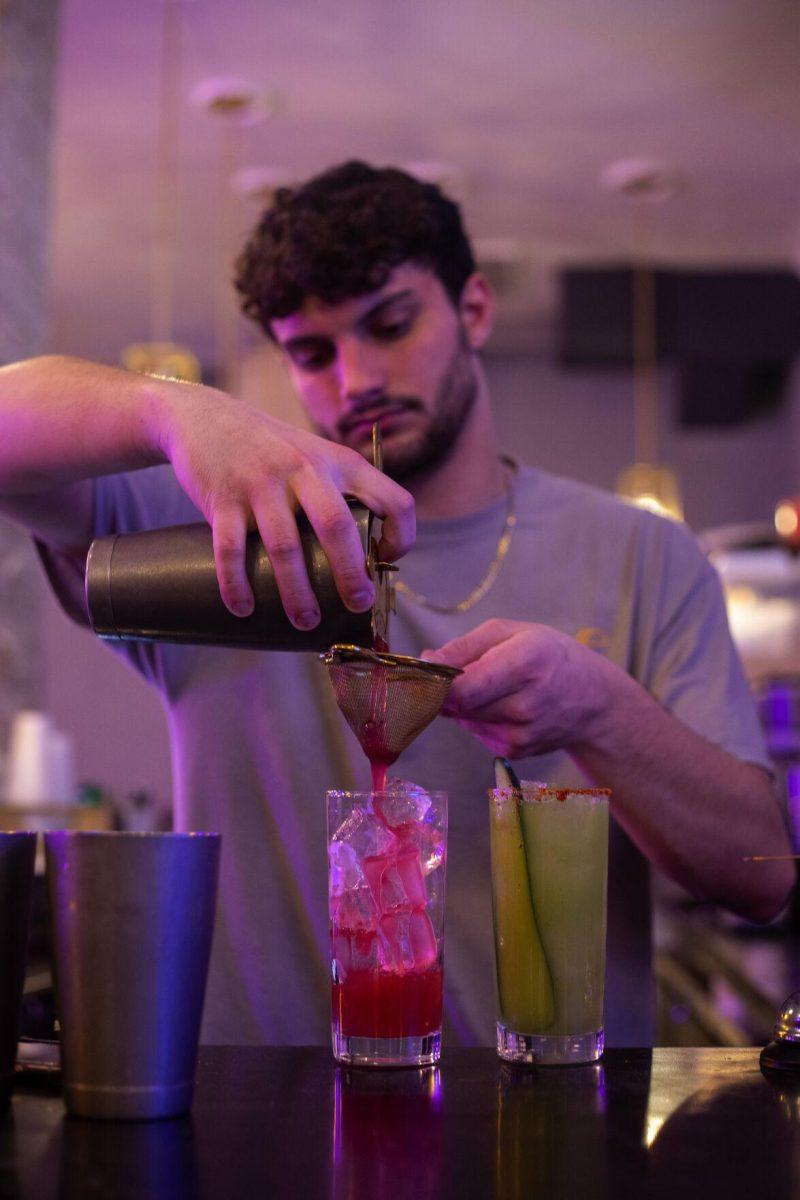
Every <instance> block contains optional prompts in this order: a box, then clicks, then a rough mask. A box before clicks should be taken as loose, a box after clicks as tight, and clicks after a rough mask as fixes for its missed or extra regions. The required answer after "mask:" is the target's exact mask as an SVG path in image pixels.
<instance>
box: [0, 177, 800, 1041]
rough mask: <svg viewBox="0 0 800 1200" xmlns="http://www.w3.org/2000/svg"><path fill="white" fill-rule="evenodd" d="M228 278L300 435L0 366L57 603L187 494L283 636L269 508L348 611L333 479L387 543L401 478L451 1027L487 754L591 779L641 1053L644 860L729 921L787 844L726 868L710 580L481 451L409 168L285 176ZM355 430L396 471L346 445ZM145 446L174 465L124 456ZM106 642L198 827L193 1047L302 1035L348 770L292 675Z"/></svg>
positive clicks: (429, 229) (593, 505)
mask: <svg viewBox="0 0 800 1200" xmlns="http://www.w3.org/2000/svg"><path fill="white" fill-rule="evenodd" d="M237 286H238V288H239V291H240V292H241V294H242V297H243V304H244V308H245V311H247V312H248V313H249V314H250V315H251V316H253V317H255V319H257V320H258V321H259V322H260V323H261V325H262V326H263V328H264V329H265V331H266V333H267V334H268V335H269V336H270V337H272V338H273V339H274V340H275V342H276V343H277V345H278V346H279V347H280V348H281V350H282V352H283V354H284V355H285V357H286V360H287V363H288V365H289V369H290V372H291V375H292V378H293V381H294V384H295V386H296V388H297V390H298V393H299V395H300V397H301V399H302V401H303V404H304V406H305V408H306V410H307V412H308V414H309V416H310V418H311V420H312V422H313V424H314V426H315V427H316V429H317V431H318V432H319V433H320V434H321V435H322V438H321V439H315V438H314V437H313V436H312V435H309V434H305V433H301V432H300V431H297V430H293V429H290V428H289V427H287V426H285V425H281V424H280V423H279V422H275V421H272V420H271V419H270V418H268V417H266V416H264V415H263V414H262V413H260V412H256V411H254V410H250V409H249V408H247V406H244V405H242V404H239V403H237V402H236V401H234V400H232V399H230V398H229V397H226V396H224V395H222V394H221V393H218V392H215V391H214V390H212V389H207V388H197V389H190V388H182V387H180V386H178V385H174V384H166V383H163V382H160V381H153V380H145V379H138V378H135V377H131V376H129V375H126V374H125V373H124V372H120V371H116V370H111V369H109V368H102V367H98V366H94V365H91V364H85V363H77V362H74V361H73V360H64V359H60V358H59V359H55V360H53V359H45V360H38V361H35V362H33V363H28V364H21V365H18V366H17V367H13V368H9V369H7V370H6V371H4V372H2V373H0V419H2V421H3V429H4V437H3V439H2V444H0V494H2V495H3V496H4V501H3V503H4V507H5V511H6V512H8V513H9V514H11V515H12V516H15V517H16V518H17V519H18V520H22V521H23V522H24V523H25V524H26V525H27V526H28V528H29V529H31V531H32V532H33V533H34V535H35V536H36V537H37V539H38V542H39V545H40V548H41V553H42V556H43V558H44V561H45V563H46V565H47V568H48V571H49V573H50V576H51V579H52V580H53V582H54V585H55V587H56V589H57V591H58V592H59V595H60V596H61V598H62V601H63V602H64V603H65V605H66V606H67V607H68V608H69V609H70V611H72V612H73V614H74V615H76V616H78V617H83V612H82V601H81V598H80V593H79V592H78V591H77V590H76V585H77V584H78V583H79V579H80V568H81V566H82V559H83V555H84V554H85V550H86V546H87V545H88V541H89V539H90V537H91V536H93V535H96V534H98V533H106V532H110V531H126V530H130V529H137V528H142V527H148V526H152V525H167V524H173V523H177V522H181V521H190V520H196V519H197V516H198V510H199V511H200V512H202V513H203V514H204V515H205V516H206V517H207V519H208V520H209V521H210V522H211V524H212V526H213V530H214V544H215V551H216V556H217V564H218V574H219V577H220V586H221V591H222V595H223V598H224V599H225V602H226V603H227V604H228V606H229V607H230V608H231V609H232V611H234V612H239V613H245V612H247V611H249V608H250V606H251V604H252V597H251V594H250V591H249V586H248V584H247V580H246V577H245V575H244V570H243V555H242V545H243V539H244V535H245V532H246V529H247V528H248V527H254V526H257V527H258V529H259V531H260V533H261V535H262V537H263V538H264V541H265V543H266V546H267V549H268V551H269V553H270V555H271V556H272V559H273V562H274V565H275V569H276V572H277V573H278V577H279V580H280V585H281V594H282V597H283V599H284V603H285V606H286V609H287V612H288V613H289V615H290V617H291V619H292V620H293V621H294V623H295V624H296V625H297V626H298V627H301V628H302V627H306V626H310V625H313V624H314V623H315V622H316V620H317V619H318V611H317V609H316V606H315V600H314V597H313V593H312V592H311V591H310V588H309V584H308V580H307V578H306V577H305V572H304V569H303V566H302V560H301V558H300V556H299V554H298V550H297V539H296V533H295V530H294V523H293V520H292V519H291V510H292V507H293V506H295V505H297V504H299V505H300V506H301V507H303V508H304V509H305V510H306V512H307V513H308V515H309V517H310V518H311V520H312V523H313V524H314V525H315V527H316V528H317V530H318V532H319V533H320V536H321V537H322V538H323V544H324V545H325V547H326V550H327V552H328V554H329V556H330V558H331V561H332V563H333V564H334V568H335V571H336V577H337V581H338V583H339V586H340V590H341V591H342V594H343V596H345V598H346V600H347V602H348V603H349V604H350V605H351V607H353V608H356V609H358V608H363V607H365V606H367V605H368V603H369V600H370V593H369V585H368V582H367V580H366V579H365V576H364V571H363V564H362V563H361V562H360V561H359V558H358V550H357V547H356V546H355V545H354V540H353V532H352V527H351V525H350V523H349V519H348V518H347V517H346V513H345V510H344V508H343V505H342V502H341V492H342V491H346V492H351V493H354V494H356V495H357V496H359V497H360V498H361V499H362V500H364V501H365V502H366V503H368V504H370V505H371V506H372V507H373V508H374V509H375V510H376V511H378V512H380V513H383V514H385V515H386V516H387V522H386V526H385V529H386V533H385V540H386V545H385V547H384V549H385V550H386V552H387V554H392V555H399V554H401V553H402V552H403V551H404V550H406V549H407V548H408V546H409V544H410V542H411V539H412V532H413V531H412V526H413V516H412V512H411V507H410V503H409V499H408V496H409V493H410V494H411V495H413V498H414V501H415V504H416V513H417V516H418V518H419V529H418V535H417V540H416V543H415V545H414V548H413V551H412V552H411V553H410V554H409V555H408V557H407V558H406V559H405V561H404V563H403V568H402V571H401V593H400V596H399V603H398V613H397V617H396V619H395V622H394V626H393V631H392V643H393V649H395V650H397V651H400V652H405V653H420V652H422V651H426V652H427V654H428V656H429V657H432V658H435V659H438V660H439V661H442V662H448V663H451V664H454V665H458V666H460V667H463V668H464V673H463V675H462V676H461V677H460V678H459V679H458V681H457V682H456V683H455V685H454V686H453V688H452V691H451V694H450V698H449V701H448V706H447V715H448V716H449V717H450V718H451V720H449V721H437V722H435V723H434V725H433V726H431V727H430V728H429V729H428V730H426V732H425V733H424V734H423V735H422V736H421V737H420V738H419V739H418V741H417V742H415V743H414V744H413V745H412V747H411V748H410V749H409V750H408V751H407V753H406V754H405V755H404V756H403V758H402V760H401V762H400V764H399V767H400V770H401V772H402V774H403V775H405V776H407V777H409V778H412V779H414V780H416V781H417V782H419V783H421V784H423V785H426V786H431V787H432V786H437V787H443V788H445V789H446V790H447V791H448V792H449V794H450V813H451V816H450V853H449V865H448V883H447V888H448V912H447V947H446V956H447V966H446V978H447V987H446V1000H445V1008H446V1021H447V1024H448V1028H449V1032H450V1036H451V1037H452V1038H454V1039H460V1040H461V1041H463V1042H467V1043H468V1042H476V1041H477V1042H483V1043H490V1042H491V1041H492V1034H493V963H492V956H493V944H492V932H491V917H490V900H489V878H488V837H487V821H488V817H487V803H486V798H485V789H486V787H487V786H489V785H490V784H491V754H492V753H496V752H500V753H503V754H507V755H509V756H511V757H512V758H515V759H519V760H521V762H520V765H519V770H520V773H522V774H523V775H525V776H528V777H533V778H546V779H548V780H551V781H553V782H554V783H557V784H560V785H568V784H576V783H579V782H581V781H583V780H585V779H586V778H589V779H590V780H592V781H594V782H595V783H597V784H599V785H604V786H608V787H610V788H611V789H612V791H613V799H612V812H613V815H614V817H615V821H614V823H613V828H612V835H611V858H610V887H609V940H608V960H609V969H608V989H607V1037H608V1042H609V1043H610V1044H617V1045H620V1044H629V1045H636V1044H647V1043H648V1042H649V1041H650V1040H651V1039H652V1033H653V1028H652V995H651V990H652V989H651V980H650V971H649V965H650V930H649V892H648V869H647V860H648V859H649V860H650V861H651V862H653V863H655V864H656V865H657V866H658V867H659V868H660V869H661V870H663V871H664V872H665V873H666V874H668V875H669V876H670V877H671V878H673V879H675V880H677V881H678V882H680V883H681V884H683V885H684V886H685V887H687V888H689V890H690V891H692V892H693V893H694V894H695V895H697V896H700V897H703V898H706V899H710V900H714V901H716V902H718V903H721V904H724V905H727V906H728V907H730V908H731V909H733V910H734V911H737V912H739V913H742V914H743V915H745V916H748V917H751V918H753V919H756V920H764V919H769V918H771V917H772V916H774V915H775V914H776V913H777V912H778V911H779V910H780V908H781V906H782V905H783V903H784V902H785V899H786V896H787V893H788V891H789V888H790V886H791V883H792V880H793V872H792V870H791V868H790V865H789V864H788V863H781V862H776V863H771V864H763V865H762V867H761V868H759V870H757V871H756V870H753V869H752V868H749V867H744V866H742V864H741V862H740V859H741V856H742V855H745V854H749V853H753V852H755V851H758V852H760V853H765V854H781V853H785V852H786V851H787V848H788V844H787V837H786V832H785V826H784V822H783V818H782V813H781V810H780V806H779V804H778V801H777V799H776V797H775V795H774V792H773V788H772V784H771V780H770V776H769V773H768V761H767V759H766V756H765V753H764V749H763V744H762V741H761V738H760V734H759V730H758V726H757V721H756V718H755V715H754V712H753V707H752V703H751V702H750V699H749V696H748V693H747V689H746V685H745V683H744V680H743V678H742V675H741V671H740V668H739V665H738V662H737V660H736V655H735V652H734V650H733V647H732V645H731V642H730V638H729V636H728V633H727V628H726V623H725V617H724V610H723V605H722V600H721V596H720V589H719V586H718V583H717V580H716V578H715V575H714V572H713V571H712V569H711V568H710V567H709V566H708V564H707V563H706V562H705V560H704V559H703V557H702V555H701V554H700V553H699V552H698V550H697V548H696V547H695V544H694V542H693V540H692V539H691V537H690V536H689V535H688V534H687V533H686V532H685V531H684V530H683V529H681V528H679V527H678V526H676V525H673V524H672V523H669V522H666V521H662V520H660V519H658V518H656V517H653V516H651V515H649V514H647V513H643V512H640V511H639V510H636V509H633V508H630V507H627V506H624V505H621V504H618V503H617V502H616V501H615V500H614V499H613V498H611V497H608V496H606V495H604V494H602V493H599V492H596V491H593V490H591V489H587V488H585V487H582V486H580V485H578V484H575V483H570V482H567V481H564V480H558V479H554V478H552V477H549V476H547V475H546V474H544V473H542V472H539V471H532V470H528V469H524V468H522V467H520V466H518V465H517V464H516V463H515V462H514V461H513V460H511V459H509V458H506V457H503V456H501V455H500V454H499V452H498V447H497V445H496V439H495V433H494V427H493V422H492V413H491V405H490V401H489V395H488V389H487V384H486V379H485V376H484V374H483V371H482V368H481V365H480V361H479V357H478V353H479V351H480V349H481V347H482V346H483V345H484V343H485V342H486V339H487V338H488V336H489V333H490V330H491V324H492V312H493V303H492V296H491V292H490V289H489V287H488V285H487V283H486V281H485V279H484V278H483V277H482V276H481V275H480V274H479V273H478V272H476V270H475V265H474V262H473V258H472V253H471V250H470V247H469V244H468V242H467V240H466V237H465V235H464V232H463V229H462V226H461V221H460V216H459V213H458V210H457V208H456V206H455V205H454V204H452V202H450V201H449V200H447V199H446V198H445V197H443V196H442V195H441V193H440V192H439V191H438V189H436V188H435V187H432V186H431V185H426V184H422V183H419V182H418V181H416V180H413V179H411V178H410V177H409V176H407V175H405V174H403V173H402V172H399V171H394V170H383V171H375V170H373V169H372V168H370V167H367V166H365V165H364V164H360V163H349V164H345V165H344V166H342V167H339V168H336V169H334V170H332V171H330V172H327V173H326V174H324V175H322V176H319V177H318V178H316V179H314V180H312V181H310V182H309V183H308V184H307V185H305V186H304V187H301V188H298V189H296V190H295V191H288V190H286V191H283V192H281V193H279V194H278V197H277V199H276V202H275V204H274V206H273V208H272V209H271V210H270V211H269V212H268V213H267V214H266V215H265V216H264V218H263V220H262V222H261V224H260V225H259V227H258V228H257V230H256V231H255V233H254V234H253V236H252V238H251V239H250V241H249V243H248V245H247V247H246V248H245V251H244V253H243V255H242V258H241V260H240V263H239V267H238V277H237ZM376 420H377V421H378V422H379V424H380V427H381V432H382V436H383V446H384V461H385V466H386V470H387V472H388V474H389V475H391V476H392V477H393V479H394V480H395V481H397V482H392V481H391V480H389V479H384V478H382V477H381V476H380V475H378V474H377V473H375V472H373V471H372V470H371V469H370V468H369V467H368V466H367V464H366V463H365V461H364V459H363V458H362V457H361V456H362V455H365V454H366V453H367V451H368V446H369V431H370V429H371V426H372V424H373V422H374V421H376ZM323 439H324V440H323ZM164 462H168V463H169V464H170V465H171V467H172V471H173V472H174V478H173V475H172V473H171V472H170V470H169V467H163V466H162V467H156V469H155V470H139V468H143V467H148V466H150V465H151V464H157V463H164ZM120 471H123V472H125V473H124V474H113V475H112V474H111V473H112V472H120ZM88 479H91V480H92V481H93V482H91V483H89V482H87V480H88ZM179 485H180V486H179ZM401 485H403V486H401ZM406 489H407V490H406ZM83 619H85V617H84V618H83ZM124 653H125V654H126V655H127V657H128V658H129V659H130V660H131V661H132V662H133V664H134V666H136V667H137V669H138V670H140V671H141V672H142V673H143V674H144V675H145V677H146V678H148V679H150V680H151V681H152V682H153V683H154V684H155V685H156V686H157V687H158V688H159V689H160V691H161V694H162V696H163V698H164V702H165V704H166V707H167V712H168V717H169V722H170V731H171V735H172V741H173V760H174V770H175V814H176V825H177V827H178V828H212V829H220V830H221V831H222V832H223V835H224V847H225V848H224V861H223V879H222V893H221V894H222V899H221V905H220V912H219V920H218V925H217V931H216V936H215V947H214V956H213V964H212V975H211V980H210V984H209V995H208V1001H207V1007H206V1025H205V1037H206V1040H210V1041H230V1042H242V1041H258V1040H264V1041H278V1042H280V1041H288V1042H309V1041H311V1042H319V1041H322V1040H325V1039H326V1036H327V1020H328V1009H327V1004H328V999H327V987H326V974H327V921H326V912H325V876H326V870H325V836H324V818H323V794H324V791H325V789H326V788H327V787H334V786H338V787H342V786H353V785H355V784H364V783H366V780H367V772H366V764H365V763H364V762H363V756H361V754H360V751H359V750H358V748H357V747H356V746H355V743H354V739H352V737H351V736H350V734H349V731H347V730H346V728H345V727H344V723H343V721H342V719H341V717H340V715H339V714H338V712H337V710H336V709H335V706H334V705H333V703H332V699H331V695H330V691H329V689H328V685H327V681H326V679H325V678H324V677H323V673H322V670H321V668H320V666H319V664H318V663H316V662H315V661H314V660H313V659H312V658H310V657H305V656H293V655H286V654H259V653H257V652H246V651H223V650H218V649H217V650H215V649H208V648H191V647H180V646H144V645H140V646H131V647H129V648H127V649H126V650H125V651H124Z"/></svg>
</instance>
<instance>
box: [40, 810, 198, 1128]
mask: <svg viewBox="0 0 800 1200" xmlns="http://www.w3.org/2000/svg"><path fill="white" fill-rule="evenodd" d="M220 843H221V839H220V836H219V834H215V833H84V832H65V831H58V832H53V833H46V834H45V853H46V860H47V882H48V891H49V896H50V907H51V912H52V921H53V950H54V967H55V983H56V996H57V1007H58V1014H59V1019H60V1023H61V1062H62V1078H63V1085H64V1088H63V1090H64V1102H65V1104H66V1106H67V1109H68V1111H69V1112H71V1113H72V1114H73V1115H75V1116H80V1117H102V1118H106V1119H115V1120H136V1119H143V1118H154V1117H168V1116H177V1115H179V1114H181V1113H185V1112H188V1110H189V1108H190V1106H191V1102H192V1093H193V1088H194V1071H195V1062H196V1057H197V1045H198V1038H199V1033H200V1018H201V1015H202V1011H203V999H204V995H205V985H206V975H207V972H208V961H209V954H210V951H211V936H212V930H213V923H214V909H215V904H216V889H217V875H218V870H219V855H220Z"/></svg>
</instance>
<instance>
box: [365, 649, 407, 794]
mask: <svg viewBox="0 0 800 1200" xmlns="http://www.w3.org/2000/svg"><path fill="white" fill-rule="evenodd" d="M375 650H376V652H377V653H378V654H388V653H389V643H388V642H387V641H385V639H384V638H382V637H376V639H375ZM388 708H389V675H388V671H387V670H386V668H385V667H383V666H377V667H376V668H375V670H374V671H373V672H372V676H371V678H370V694H369V717H368V719H367V720H366V721H365V722H364V724H363V726H362V728H361V736H360V738H359V741H360V742H361V748H362V749H363V751H364V753H365V754H366V756H367V761H368V762H369V765H370V770H371V771H372V790H373V791H374V792H382V791H383V790H384V789H385V787H386V773H387V771H388V770H389V767H390V766H391V765H392V763H393V762H395V761H396V759H397V757H398V756H397V754H395V753H394V752H393V751H392V750H391V749H390V748H389V745H388V744H387V743H388V736H387V733H388V731H387V727H386V725H387V720H388Z"/></svg>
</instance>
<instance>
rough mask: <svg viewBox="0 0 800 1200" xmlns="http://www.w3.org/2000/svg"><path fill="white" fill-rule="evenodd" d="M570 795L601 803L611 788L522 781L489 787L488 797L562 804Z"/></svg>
mask: <svg viewBox="0 0 800 1200" xmlns="http://www.w3.org/2000/svg"><path fill="white" fill-rule="evenodd" d="M571 796H575V797H578V798H583V799H591V800H593V801H594V803H595V804H602V803H605V802H607V801H608V800H609V799H610V798H611V788H605V787H596V788H569V787H550V786H549V785H548V784H544V783H530V784H526V783H523V784H522V786H521V787H518V788H517V787H503V788H490V789H489V799H490V800H491V801H492V802H493V803H495V804H499V803H501V802H502V801H503V800H512V799H513V800H518V801H519V802H520V803H522V804H539V803H541V802H542V801H545V800H557V801H558V802H559V804H564V803H565V802H566V801H567V800H569V798H570V797H571Z"/></svg>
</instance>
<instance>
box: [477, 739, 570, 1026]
mask: <svg viewBox="0 0 800 1200" xmlns="http://www.w3.org/2000/svg"><path fill="white" fill-rule="evenodd" d="M494 771H495V781H496V783H497V786H498V787H499V788H511V789H513V790H515V791H519V790H520V785H519V780H518V779H517V777H516V774H515V773H514V771H513V769H512V768H511V766H510V765H509V763H508V762H507V761H506V760H505V759H502V758H496V759H495V760H494ZM520 800H521V796H520V797H516V796H513V797H511V800H510V801H507V802H506V803H505V804H503V805H502V806H500V805H496V804H493V805H492V814H491V836H492V867H493V870H494V872H495V893H494V900H495V902H494V929H495V943H496V962H497V986H498V991H499V993H500V1012H501V1018H502V1021H503V1023H504V1024H505V1025H507V1026H508V1027H509V1028H511V1029H513V1030H515V1031H516V1032H517V1033H541V1032H544V1031H545V1030H546V1029H547V1028H548V1026H549V1025H551V1024H552V1022H553V1018H554V1016H555V998H554V994H553V981H552V976H551V973H550V968H549V965H548V962H547V955H546V954H545V951H544V946H543V945H542V939H541V937H540V934H539V928H538V925H537V923H536V914H535V911H534V906H533V900H532V889H531V882H530V873H529V864H528V856H527V854H526V852H525V839H524V834H523V825H522V820H521V814H520V808H519V805H520Z"/></svg>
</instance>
